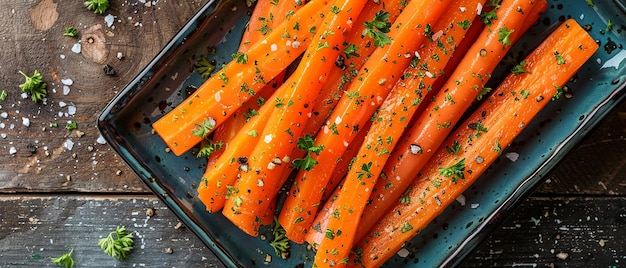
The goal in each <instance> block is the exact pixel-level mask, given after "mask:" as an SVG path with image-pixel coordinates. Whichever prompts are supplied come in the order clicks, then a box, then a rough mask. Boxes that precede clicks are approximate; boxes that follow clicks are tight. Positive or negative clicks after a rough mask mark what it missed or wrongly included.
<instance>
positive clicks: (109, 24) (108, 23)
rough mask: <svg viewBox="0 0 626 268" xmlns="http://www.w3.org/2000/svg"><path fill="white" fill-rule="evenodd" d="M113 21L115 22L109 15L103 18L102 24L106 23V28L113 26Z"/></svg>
mask: <svg viewBox="0 0 626 268" xmlns="http://www.w3.org/2000/svg"><path fill="white" fill-rule="evenodd" d="M114 21H115V17H113V15H111V14H109V15H106V17H104V22H106V24H107V27H111V26H113V22H114Z"/></svg>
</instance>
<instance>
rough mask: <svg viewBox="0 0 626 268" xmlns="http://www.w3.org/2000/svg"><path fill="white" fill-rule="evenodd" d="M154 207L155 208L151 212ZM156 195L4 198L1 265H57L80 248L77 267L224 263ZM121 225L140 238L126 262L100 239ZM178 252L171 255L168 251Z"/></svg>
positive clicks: (0, 222) (0, 201)
mask: <svg viewBox="0 0 626 268" xmlns="http://www.w3.org/2000/svg"><path fill="white" fill-rule="evenodd" d="M148 208H151V209H153V210H154V211H155V214H154V215H153V216H152V217H149V216H147V215H146V211H147V209H148ZM178 222H179V221H178V219H177V218H176V217H175V216H174V214H173V213H172V212H170V211H169V210H168V209H167V207H165V205H164V204H163V203H162V202H161V201H160V200H158V199H157V198H156V197H154V196H150V195H138V196H115V195H101V196H86V195H71V196H67V195H66V196H62V197H59V196H55V195H49V196H35V197H34V196H21V195H3V196H0V267H7V266H14V267H40V266H43V265H48V266H49V265H52V266H53V264H52V262H51V261H50V257H58V256H60V255H61V254H64V253H66V252H68V251H69V250H70V249H74V253H73V255H72V256H73V258H74V260H75V261H76V264H77V267H114V266H115V267H220V266H223V265H222V264H221V263H220V262H219V261H218V260H217V259H216V257H215V256H214V255H213V254H212V253H211V252H210V250H209V249H208V248H207V247H205V246H204V244H203V243H202V242H200V240H199V239H198V238H197V237H196V236H195V235H194V234H193V233H192V232H191V231H190V230H188V229H187V228H185V227H182V228H179V229H176V225H177V224H178ZM117 226H124V227H126V228H127V229H128V231H129V232H132V233H133V234H134V236H135V239H134V241H135V250H134V251H133V252H132V253H131V254H130V255H129V256H128V258H127V259H126V260H125V261H123V262H120V261H117V260H115V259H113V258H111V257H109V256H108V255H106V254H105V253H104V252H103V251H102V250H101V249H100V247H99V246H98V240H99V239H100V238H102V237H106V236H107V235H108V234H109V232H111V231H114V230H115V228H116V227H117ZM167 248H170V249H172V253H171V254H168V253H166V249H167Z"/></svg>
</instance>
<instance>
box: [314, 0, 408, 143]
mask: <svg viewBox="0 0 626 268" xmlns="http://www.w3.org/2000/svg"><path fill="white" fill-rule="evenodd" d="M410 1H411V0H406V1H404V0H379V1H367V4H365V7H364V8H363V11H362V12H361V15H360V16H359V18H358V19H357V20H356V21H355V23H354V27H353V29H352V30H350V31H349V32H348V35H347V36H346V42H345V43H344V45H343V46H342V53H341V54H340V56H339V58H338V59H337V61H336V62H335V63H336V64H335V66H334V67H333V70H332V71H331V72H330V74H329V75H328V82H326V83H325V84H324V86H323V87H322V89H321V92H320V96H319V98H318V100H317V101H316V102H315V104H314V105H313V109H312V111H313V112H312V114H311V118H310V119H309V122H307V125H306V127H305V133H311V134H312V135H315V134H316V133H317V132H318V131H319V130H320V128H321V127H322V125H323V124H324V123H325V122H326V119H327V118H328V115H329V114H330V112H331V110H332V109H333V108H335V106H336V105H337V102H338V101H339V99H340V98H341V96H342V95H343V92H344V90H346V89H348V87H349V86H350V84H351V82H352V80H353V79H356V75H357V74H358V71H359V69H361V67H362V66H363V64H365V61H366V60H367V58H368V57H369V56H370V54H372V52H373V51H374V49H375V48H376V47H377V46H375V45H373V42H374V39H373V38H372V37H369V36H363V31H364V30H366V29H367V26H366V23H368V22H371V21H373V20H375V18H376V15H377V14H378V13H379V12H385V13H387V14H389V19H388V20H387V21H388V22H390V23H393V22H394V21H395V20H396V18H397V17H398V15H400V12H401V11H402V9H403V8H404V7H405V6H406V5H407V4H408V2H410Z"/></svg>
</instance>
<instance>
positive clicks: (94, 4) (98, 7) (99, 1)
mask: <svg viewBox="0 0 626 268" xmlns="http://www.w3.org/2000/svg"><path fill="white" fill-rule="evenodd" d="M85 7H87V9H89V11H93V12H94V13H96V14H103V13H104V12H105V11H106V10H107V9H109V0H87V1H85Z"/></svg>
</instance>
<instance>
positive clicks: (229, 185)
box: [198, 92, 278, 212]
mask: <svg viewBox="0 0 626 268" xmlns="http://www.w3.org/2000/svg"><path fill="white" fill-rule="evenodd" d="M277 93H278V92H276V94H277ZM273 108H274V107H273V106H271V105H264V106H262V107H261V109H260V110H259V114H258V115H256V116H254V117H252V118H250V121H248V122H247V123H246V124H245V125H244V126H243V127H242V128H241V129H240V130H239V131H238V132H237V135H236V136H235V137H234V138H233V139H232V140H230V142H228V143H227V144H226V145H225V146H224V151H223V153H221V154H220V156H219V158H217V159H216V160H215V161H210V162H209V164H210V166H207V169H206V171H205V172H204V174H203V175H202V179H201V180H200V184H199V186H198V199H199V200H200V201H202V203H203V204H204V205H205V206H206V210H207V211H208V212H218V211H220V210H221V209H222V208H223V207H224V202H225V200H226V198H227V197H228V196H230V195H231V194H232V193H231V192H232V189H233V185H234V184H235V181H236V179H237V174H238V172H239V170H243V171H247V170H248V158H247V156H248V154H249V153H250V152H251V151H252V149H253V148H254V145H256V144H257V142H258V141H259V140H260V139H261V137H260V136H259V135H260V133H261V132H262V131H263V128H264V127H265V123H266V122H267V120H269V118H270V116H271V115H272V110H273Z"/></svg>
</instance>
